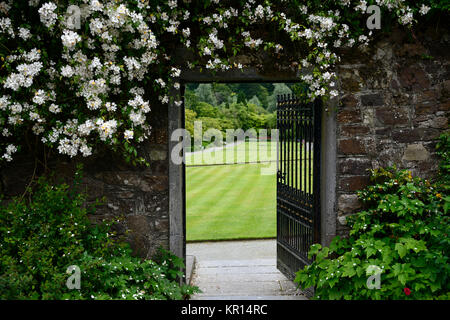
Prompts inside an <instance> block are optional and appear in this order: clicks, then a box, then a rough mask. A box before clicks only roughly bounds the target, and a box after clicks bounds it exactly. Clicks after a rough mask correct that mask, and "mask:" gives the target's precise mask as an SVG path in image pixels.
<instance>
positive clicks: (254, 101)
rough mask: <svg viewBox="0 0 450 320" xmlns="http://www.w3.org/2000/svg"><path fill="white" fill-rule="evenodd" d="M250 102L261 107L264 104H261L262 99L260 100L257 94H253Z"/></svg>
mask: <svg viewBox="0 0 450 320" xmlns="http://www.w3.org/2000/svg"><path fill="white" fill-rule="evenodd" d="M248 103H252V104H255V105H257V106H259V107H261V106H262V105H261V101H259V99H258V97H257V96H253V98H251V99H250V100H248Z"/></svg>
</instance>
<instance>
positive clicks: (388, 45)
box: [336, 29, 450, 234]
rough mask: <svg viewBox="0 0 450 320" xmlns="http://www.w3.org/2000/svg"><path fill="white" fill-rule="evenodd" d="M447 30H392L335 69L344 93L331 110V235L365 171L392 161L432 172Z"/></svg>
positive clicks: (445, 95) (447, 75)
mask: <svg viewBox="0 0 450 320" xmlns="http://www.w3.org/2000/svg"><path fill="white" fill-rule="evenodd" d="M449 40H450V37H449V35H448V30H447V31H446V30H445V29H440V30H438V31H436V30H435V29H434V30H433V29H430V30H428V31H426V32H423V33H421V34H417V35H414V34H411V33H409V32H404V31H400V30H395V31H394V32H393V33H392V34H391V35H390V36H389V37H388V38H386V37H385V38H383V39H381V40H378V41H376V42H375V43H374V45H371V46H370V48H368V49H367V50H365V51H349V52H346V53H345V55H344V59H343V60H342V62H341V64H340V65H339V67H338V69H337V73H338V75H339V77H340V86H341V88H342V89H343V91H344V95H343V96H342V98H341V102H342V105H341V106H340V107H339V108H338V112H337V122H338V124H337V127H338V129H337V130H338V132H337V137H338V138H337V153H338V154H337V157H338V162H337V189H336V190H337V211H338V212H337V220H338V222H337V224H336V225H337V229H338V230H337V233H338V234H342V233H344V232H345V230H346V228H345V222H346V221H345V220H346V219H345V218H346V217H347V216H348V215H349V214H351V213H353V212H355V210H356V209H358V208H359V207H360V204H359V202H358V199H357V197H356V195H355V191H356V190H359V189H362V188H363V187H364V186H365V185H366V184H367V183H368V181H369V175H368V172H367V169H374V168H377V167H380V166H382V167H384V166H392V165H396V166H397V167H399V168H407V169H410V170H411V171H412V173H413V175H414V176H420V177H424V178H430V177H433V175H434V174H435V173H436V170H437V167H438V159H437V158H436V156H435V144H436V141H435V139H436V138H437V137H438V136H439V135H440V133H441V132H443V131H444V130H446V129H447V128H448V117H449V111H450V61H449V56H450V46H449V44H450V43H449Z"/></svg>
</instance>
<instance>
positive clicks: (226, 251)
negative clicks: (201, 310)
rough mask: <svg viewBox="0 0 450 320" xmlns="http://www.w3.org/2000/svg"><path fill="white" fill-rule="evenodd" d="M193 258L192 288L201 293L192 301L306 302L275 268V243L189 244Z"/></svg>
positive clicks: (228, 242) (189, 251) (189, 254)
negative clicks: (196, 288) (194, 287)
mask: <svg viewBox="0 0 450 320" xmlns="http://www.w3.org/2000/svg"><path fill="white" fill-rule="evenodd" d="M186 253H187V256H188V257H190V260H191V261H192V257H195V264H194V270H193V273H192V277H191V279H190V280H191V284H192V285H195V286H198V287H199V288H200V289H201V290H202V291H203V292H202V293H199V294H196V295H194V296H193V297H191V299H192V300H306V299H307V298H306V297H305V296H304V295H302V293H301V292H300V291H299V290H297V289H296V287H295V284H294V283H293V282H292V281H290V280H288V279H287V278H286V277H285V276H284V275H283V274H282V273H281V272H280V271H278V269H277V268H276V241H275V240H273V239H270V240H246V241H220V242H201V243H188V244H187V245H186Z"/></svg>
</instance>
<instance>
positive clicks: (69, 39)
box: [61, 30, 81, 49]
mask: <svg viewBox="0 0 450 320" xmlns="http://www.w3.org/2000/svg"><path fill="white" fill-rule="evenodd" d="M61 40H62V43H63V46H64V47H66V48H69V49H73V48H74V47H75V45H76V44H77V42H79V41H81V37H80V35H79V34H78V33H76V32H74V31H72V30H64V33H63V35H62V36H61Z"/></svg>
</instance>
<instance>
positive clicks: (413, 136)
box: [392, 128, 421, 143]
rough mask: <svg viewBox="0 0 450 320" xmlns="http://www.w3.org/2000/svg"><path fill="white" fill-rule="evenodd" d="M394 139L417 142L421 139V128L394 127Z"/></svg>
mask: <svg viewBox="0 0 450 320" xmlns="http://www.w3.org/2000/svg"><path fill="white" fill-rule="evenodd" d="M392 139H393V140H394V141H397V142H404V143H408V142H415V141H420V140H421V135H420V131H419V129H417V128H416V129H394V130H392Z"/></svg>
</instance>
